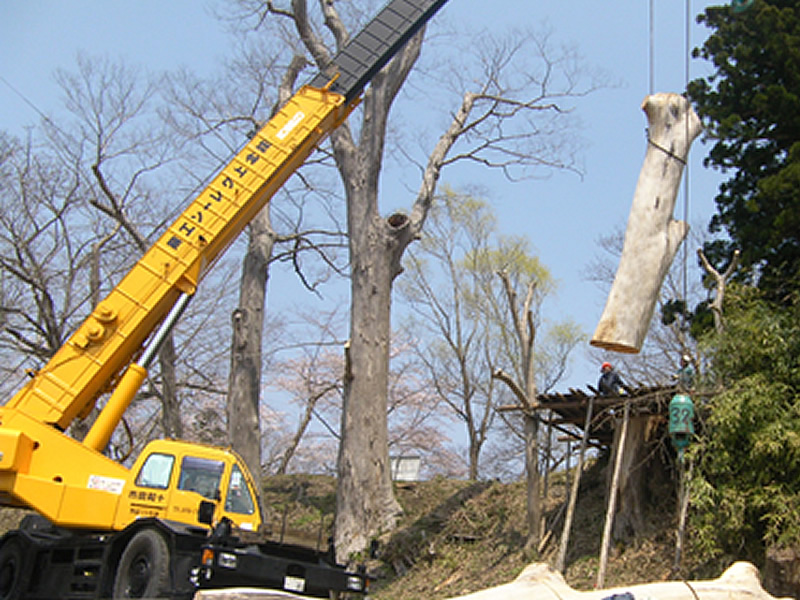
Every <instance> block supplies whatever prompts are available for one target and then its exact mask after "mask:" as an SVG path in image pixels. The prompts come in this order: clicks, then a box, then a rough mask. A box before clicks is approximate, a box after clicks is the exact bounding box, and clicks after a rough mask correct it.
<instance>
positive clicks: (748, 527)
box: [691, 287, 800, 564]
mask: <svg viewBox="0 0 800 600" xmlns="http://www.w3.org/2000/svg"><path fill="white" fill-rule="evenodd" d="M726 297H727V298H728V301H729V303H728V305H727V309H726V312H725V315H726V319H725V331H724V333H723V334H721V335H719V336H714V337H713V338H712V339H710V340H709V341H708V345H707V347H708V352H709V364H710V365H711V371H710V373H709V377H710V378H711V379H712V380H713V383H714V384H715V385H717V386H719V389H720V390H721V391H720V392H719V393H717V394H715V395H714V396H712V397H711V398H710V399H709V400H708V402H707V403H704V404H702V405H701V408H702V413H703V414H705V415H707V416H706V419H705V422H704V424H703V428H702V431H701V435H699V436H698V440H697V441H698V443H697V444H696V445H695V446H694V447H693V448H692V449H691V456H693V457H694V460H695V461H696V463H697V470H696V472H695V473H696V476H695V479H694V481H693V482H692V503H693V505H694V506H693V509H692V517H693V523H694V526H695V528H696V533H695V535H693V536H692V538H691V539H692V540H693V542H694V544H695V546H696V547H697V552H698V553H699V554H701V555H703V556H705V557H706V559H707V560H708V561H709V563H710V564H714V563H717V564H718V563H719V562H720V561H721V562H722V563H727V562H729V561H730V560H731V559H732V558H739V559H748V560H751V561H752V562H754V563H755V564H762V563H763V561H764V555H765V551H766V549H767V548H768V547H769V546H772V545H777V546H780V547H787V546H788V547H792V546H797V544H798V543H800V510H798V507H800V488H799V487H798V482H799V481H800V393H799V391H800V366H798V362H797V356H798V353H800V321H799V320H798V317H800V311H799V310H798V308H800V307H798V306H797V304H796V303H795V304H792V305H791V306H788V307H783V306H781V307H777V306H776V305H774V304H772V303H769V302H766V301H765V300H764V299H763V294H760V293H759V292H757V291H756V290H754V289H753V288H746V287H735V288H733V289H732V290H730V293H729V295H728V296H726Z"/></svg>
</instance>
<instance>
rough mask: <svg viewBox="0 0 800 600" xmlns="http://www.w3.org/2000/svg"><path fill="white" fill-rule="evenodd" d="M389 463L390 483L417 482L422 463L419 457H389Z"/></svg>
mask: <svg viewBox="0 0 800 600" xmlns="http://www.w3.org/2000/svg"><path fill="white" fill-rule="evenodd" d="M389 463H390V468H391V470H392V481H405V482H410V481H419V467H420V464H421V463H422V459H421V458H420V457H419V456H391V457H389Z"/></svg>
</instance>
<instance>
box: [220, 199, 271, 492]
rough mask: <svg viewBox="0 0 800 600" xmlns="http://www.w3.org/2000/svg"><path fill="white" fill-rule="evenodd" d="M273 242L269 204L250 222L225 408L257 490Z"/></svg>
mask: <svg viewBox="0 0 800 600" xmlns="http://www.w3.org/2000/svg"><path fill="white" fill-rule="evenodd" d="M273 243H274V236H273V234H272V228H271V226H270V218H269V206H266V207H264V209H262V211H261V212H260V213H259V214H258V215H257V216H256V218H255V219H253V221H252V222H251V224H250V237H249V242H248V245H247V254H246V255H245V258H244V262H243V264H242V278H241V282H240V285H239V307H238V308H237V309H236V310H234V311H233V315H232V321H233V340H232V342H231V343H232V348H231V371H230V375H229V382H228V402H227V405H226V410H227V413H228V438H229V442H230V444H231V447H232V448H233V449H234V450H236V451H237V452H238V453H239V454H240V455H241V456H242V459H243V460H244V462H245V464H246V465H247V468H248V469H249V470H250V472H251V473H252V475H253V477H254V478H255V480H256V484H257V485H258V486H259V488H260V484H261V475H262V474H261V427H260V422H259V410H258V409H259V402H260V398H261V394H260V392H261V363H262V357H261V336H262V334H263V330H264V305H265V298H266V293H267V289H266V288H267V279H268V277H269V271H268V263H269V259H270V257H271V255H272V248H273Z"/></svg>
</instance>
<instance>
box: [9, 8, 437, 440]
mask: <svg viewBox="0 0 800 600" xmlns="http://www.w3.org/2000/svg"><path fill="white" fill-rule="evenodd" d="M445 2H446V0H392V1H391V2H389V3H388V4H387V5H386V6H385V7H384V8H383V9H382V10H381V11H380V12H379V13H378V15H377V16H376V17H375V18H374V19H373V20H372V21H371V22H370V23H369V24H368V25H367V26H366V27H365V28H364V29H363V30H362V31H360V32H359V33H358V35H356V36H355V37H354V38H352V39H351V40H350V41H349V43H348V44H347V45H346V46H345V47H344V48H343V49H342V50H341V51H340V52H339V53H338V54H337V55H336V57H335V58H334V60H333V62H332V65H331V66H330V67H329V68H328V69H325V71H324V72H321V73H319V74H318V75H316V76H315V77H314V78H313V79H312V80H311V82H310V84H309V85H306V86H303V87H302V88H301V89H300V90H299V91H298V92H297V93H296V94H295V95H294V96H293V97H292V98H291V99H290V100H289V101H288V102H287V104H286V105H285V106H283V108H281V109H280V111H279V112H278V113H277V114H276V115H275V116H274V117H273V118H272V119H271V120H270V121H269V122H268V123H267V124H266V125H265V126H264V127H263V128H262V129H261V130H260V131H259V132H258V133H257V134H256V135H255V136H253V138H252V139H251V140H250V141H249V142H248V143H247V144H245V146H244V147H243V148H242V149H241V150H240V151H239V152H238V153H237V154H236V156H235V157H234V158H233V159H232V160H231V161H230V162H229V163H228V164H227V165H226V166H225V167H224V168H223V169H222V170H221V171H220V172H219V173H218V174H217V175H216V177H214V179H213V180H212V181H211V183H210V184H208V186H207V187H206V188H205V189H204V190H203V191H202V192H201V193H200V194H199V195H198V196H197V197H196V198H195V199H194V201H193V202H192V203H191V204H190V205H189V206H188V208H186V210H185V211H184V212H183V213H182V214H181V215H180V216H179V217H178V219H177V220H176V221H175V222H174V223H173V224H172V225H171V226H170V227H169V228H168V229H167V231H166V232H165V233H164V234H163V235H162V236H161V238H160V239H159V240H158V241H157V242H156V243H155V244H154V245H153V246H152V247H151V248H150V250H149V251H148V252H147V253H146V254H145V255H144V256H143V257H142V258H141V259H140V260H139V261H138V262H137V263H136V265H134V267H133V268H132V269H131V271H130V272H129V273H128V274H127V275H126V276H125V278H124V279H123V280H122V281H121V282H120V283H119V284H118V285H117V286H116V287H115V288H114V289H113V290H112V291H111V293H110V294H109V295H108V296H107V297H106V298H105V299H104V300H103V301H101V302H100V303H99V304H98V305H97V306H96V307H95V309H94V310H93V311H92V313H91V315H89V317H88V318H87V319H86V320H85V321H84V323H83V324H82V325H81V326H80V327H79V328H78V329H77V330H76V331H75V332H74V333H73V335H72V336H71V337H70V338H69V339H68V340H67V342H66V343H65V344H64V345H63V346H62V347H61V348H60V349H59V350H58V351H57V352H56V354H55V355H54V356H53V357H52V358H51V360H50V361H49V362H48V363H47V364H46V365H45V366H44V367H43V368H42V369H41V370H39V371H38V372H37V373H36V374H35V375H34V376H33V377H32V379H30V380H29V381H28V382H27V385H25V386H24V387H23V388H22V389H21V390H20V391H19V392H18V393H17V394H16V395H15V396H14V397H13V398H12V399H11V400H10V401H9V402H8V403H7V405H6V406H7V407H9V408H14V409H18V410H20V411H22V412H24V413H26V414H27V415H29V416H31V417H32V418H34V419H36V420H39V421H41V422H44V423H47V424H50V425H53V426H56V427H58V428H59V429H62V430H63V429H66V428H67V427H68V426H69V424H70V423H71V422H72V420H73V419H74V418H75V417H76V416H85V415H87V414H88V413H89V411H90V410H91V408H92V407H93V406H94V403H95V401H96V399H97V397H98V396H99V395H100V394H102V393H104V392H107V391H110V390H111V389H112V388H113V387H116V386H117V384H118V382H119V381H120V377H121V374H122V371H123V369H124V368H125V367H126V366H127V365H128V364H130V363H131V361H132V360H133V359H134V358H135V356H136V354H137V353H138V352H139V351H140V350H141V348H142V346H143V344H144V343H145V342H146V340H147V338H148V337H149V336H150V335H151V333H152V332H153V330H154V328H155V327H156V326H157V325H158V324H159V323H160V322H161V321H162V319H163V318H164V316H165V315H166V314H167V313H168V312H169V310H170V309H171V308H172V306H173V305H174V304H175V303H176V302H177V300H178V298H179V297H180V296H181V294H190V295H191V294H193V293H194V291H195V289H196V287H197V285H198V283H199V281H200V280H201V279H202V277H203V275H204V274H205V273H206V272H207V270H208V268H209V267H210V266H211V265H212V264H213V263H214V262H215V260H216V259H217V258H218V257H219V255H220V254H221V253H222V252H223V251H224V250H225V249H226V248H227V247H228V246H229V245H230V244H231V242H232V241H233V240H234V239H235V238H236V237H237V236H238V235H239V233H240V232H241V231H242V229H243V228H244V227H245V226H246V225H247V224H248V223H249V222H250V220H251V219H252V218H253V217H254V216H255V215H256V214H257V213H258V211H260V210H261V208H263V206H264V205H265V204H266V203H267V202H268V201H269V199H270V198H271V197H272V195H273V194H274V193H275V192H276V191H277V190H278V189H279V188H280V187H281V186H282V185H283V183H284V182H285V181H286V180H287V179H288V178H289V177H290V176H291V175H292V173H294V172H295V170H297V169H298V168H299V167H300V166H301V165H302V164H303V162H304V161H305V160H306V158H307V157H308V156H309V154H310V153H311V152H312V151H313V150H314V149H315V148H316V146H317V145H318V144H319V143H320V142H321V141H322V139H323V138H324V137H325V136H327V135H328V134H329V133H330V132H331V131H332V130H333V129H335V128H336V127H337V126H338V125H339V124H340V123H341V122H342V121H343V120H344V119H346V118H347V116H348V115H349V114H350V112H351V111H352V110H353V109H354V108H355V106H356V105H357V104H358V102H359V98H360V95H361V92H362V91H363V89H364V87H365V86H366V84H367V83H368V82H369V81H370V80H371V79H372V77H374V75H375V73H377V71H378V70H379V69H381V68H382V67H383V66H384V65H385V64H386V63H387V62H388V61H389V60H390V59H391V58H392V57H393V56H394V55H395V54H396V53H397V51H398V50H399V49H400V48H401V47H402V46H403V44H405V43H406V42H407V41H408V40H409V39H410V38H411V37H412V36H413V35H414V34H415V33H416V32H417V31H419V29H420V28H422V27H423V26H424V24H425V22H427V20H428V19H430V18H431V16H433V14H435V12H436V11H437V10H438V9H439V8H441V7H442V6H443V5H444V4H445ZM143 377H144V374H143V373H142V372H141V371H140V372H139V379H140V380H141V379H142V378H143ZM136 387H138V386H136ZM134 391H135V390H134ZM127 401H128V402H129V401H130V399H128V400H127ZM123 402H124V401H123ZM116 412H117V413H119V415H121V414H122V412H124V407H123V408H122V410H121V411H120V410H119V409H117V410H116ZM110 421H111V426H112V429H113V427H115V426H116V424H117V421H118V418H117V419H110ZM108 436H110V432H103V434H102V435H101V436H99V437H100V438H101V439H103V438H107V437H108ZM103 445H104V444H103Z"/></svg>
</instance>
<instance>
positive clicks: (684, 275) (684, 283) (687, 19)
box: [648, 0, 692, 329]
mask: <svg viewBox="0 0 800 600" xmlns="http://www.w3.org/2000/svg"><path fill="white" fill-rule="evenodd" d="M691 4H692V2H691V0H686V13H685V16H684V24H685V31H684V42H685V47H684V52H683V54H684V94H685V96H686V99H687V101H688V100H689V97H688V91H689V61H690V58H691V22H692V19H691ZM648 16H649V19H648V20H649V37H650V39H649V61H648V62H649V66H648V69H649V77H648V79H649V84H648V89H649V94H650V95H653V94H654V93H655V54H656V53H655V7H654V0H650V8H649V15H648ZM685 135H686V139H687V140H688V139H689V111H687V112H686V119H685ZM648 142H649V135H648ZM667 153H668V154H669V152H667ZM675 158H678V157H677V156H676V157H675ZM688 159H689V149H687V155H686V160H682V159H679V160H680V162H682V163H683V165H684V170H685V171H684V177H683V221H684V223H686V224H687V225H688V223H689V183H690V182H689V160H688ZM687 237H688V233H687ZM681 252H682V258H681V263H682V264H681V295H682V300H683V304H684V309H683V311H681V320H682V324H683V327H682V329H683V328H685V325H686V318H685V317H686V312H687V311H688V308H689V301H688V296H689V291H688V288H689V284H688V266H687V265H688V262H689V243H688V239H687V240H684V243H683V248H682V250H681Z"/></svg>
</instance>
